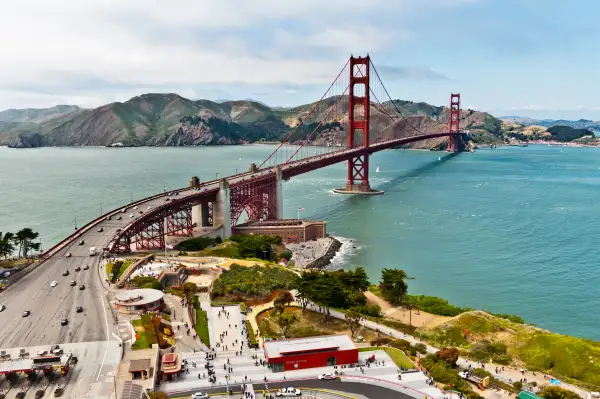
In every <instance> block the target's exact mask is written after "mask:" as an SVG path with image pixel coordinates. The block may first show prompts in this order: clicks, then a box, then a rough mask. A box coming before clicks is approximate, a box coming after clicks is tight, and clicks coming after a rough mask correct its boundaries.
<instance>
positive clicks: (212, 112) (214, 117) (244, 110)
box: [0, 93, 502, 149]
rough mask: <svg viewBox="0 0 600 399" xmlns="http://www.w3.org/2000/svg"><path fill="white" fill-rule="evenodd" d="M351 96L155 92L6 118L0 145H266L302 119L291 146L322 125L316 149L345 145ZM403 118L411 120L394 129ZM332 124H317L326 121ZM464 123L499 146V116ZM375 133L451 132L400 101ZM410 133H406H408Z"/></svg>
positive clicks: (387, 108) (421, 108) (424, 107)
mask: <svg viewBox="0 0 600 399" xmlns="http://www.w3.org/2000/svg"><path fill="white" fill-rule="evenodd" d="M345 102H347V98H346V97H342V98H340V97H330V98H327V99H325V100H324V101H323V102H322V103H321V104H320V105H319V106H318V107H317V109H315V111H314V112H313V113H312V114H310V111H311V109H312V108H313V107H314V106H315V103H311V104H305V105H301V106H297V107H292V108H280V107H269V106H267V105H265V104H263V103H260V102H257V101H252V100H243V101H223V102H214V101H209V100H190V99H187V98H184V97H181V96H179V95H177V94H173V93H170V94H157V93H149V94H143V95H140V96H136V97H133V98H131V99H130V100H128V101H125V102H122V103H121V102H115V103H111V104H106V105H103V106H100V107H98V108H94V109H82V108H79V107H76V106H70V105H59V106H55V107H52V108H46V109H26V110H7V111H3V112H0V145H9V146H12V147H37V146H187V145H224V144H242V143H251V142H256V141H261V140H267V141H280V140H283V139H284V138H285V137H287V136H288V135H289V134H290V133H291V132H292V131H293V129H294V127H295V126H297V125H298V124H299V123H300V121H302V122H303V125H304V126H303V127H302V128H301V129H298V131H297V132H296V135H295V136H294V137H292V140H301V139H303V137H305V135H306V132H308V131H312V130H313V129H315V128H317V127H318V135H315V137H314V138H313V139H314V144H316V145H326V144H327V143H330V142H332V141H344V140H345V138H342V137H341V136H342V135H343V131H344V128H343V127H344V126H343V125H344V124H346V123H347V120H348V114H347V112H346V111H345V108H344V107H343V106H341V107H337V108H335V109H334V110H335V111H334V112H330V111H331V110H332V107H334V106H335V104H337V103H341V104H344V103H345ZM399 114H402V115H403V116H405V117H407V120H405V121H403V122H401V123H398V124H396V125H393V124H392V123H391V118H390V115H391V116H392V117H394V118H396V117H398V116H399ZM326 115H327V116H328V117H327V119H326V122H327V123H324V124H323V125H321V126H318V123H319V122H320V121H321V119H323V117H324V116H326ZM461 117H462V121H461V125H462V126H466V127H467V128H468V129H470V130H471V132H472V134H473V137H474V139H475V140H476V141H482V142H486V141H489V142H499V141H501V131H500V128H499V127H501V126H502V124H501V123H500V121H498V120H497V119H496V118H494V117H493V116H491V115H489V114H487V113H484V112H476V111H472V110H467V111H463V113H462V115H461ZM371 118H372V129H375V128H377V129H384V132H385V133H386V135H387V136H391V135H392V134H394V133H397V132H400V131H403V133H404V134H416V132H441V131H444V130H445V129H447V124H446V121H447V119H448V109H447V108H445V107H437V106H434V105H430V104H427V103H416V102H412V101H402V100H394V101H393V104H392V103H387V104H384V107H382V106H381V105H379V104H372V105H371ZM407 132H408V133H407ZM444 145H445V140H444V139H437V140H433V141H430V142H424V143H419V146H420V147H423V148H432V149H441V148H443V147H444Z"/></svg>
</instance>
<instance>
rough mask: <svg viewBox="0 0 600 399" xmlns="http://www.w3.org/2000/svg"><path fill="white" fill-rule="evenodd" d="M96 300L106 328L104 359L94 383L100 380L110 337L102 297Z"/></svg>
mask: <svg viewBox="0 0 600 399" xmlns="http://www.w3.org/2000/svg"><path fill="white" fill-rule="evenodd" d="M98 298H100V306H102V310H103V311H104V325H105V327H106V348H104V357H103V358H102V362H101V363H100V368H99V369H98V375H97V376H96V381H98V380H99V379H100V373H101V372H102V367H104V361H105V360H106V354H107V353H108V342H109V338H110V336H109V335H108V316H107V315H106V308H105V307H104V301H103V300H102V296H98ZM109 306H110V305H109Z"/></svg>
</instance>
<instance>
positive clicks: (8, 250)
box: [0, 231, 15, 259]
mask: <svg viewBox="0 0 600 399" xmlns="http://www.w3.org/2000/svg"><path fill="white" fill-rule="evenodd" d="M14 251H15V235H14V234H13V233H11V232H8V231H7V232H6V233H4V235H3V234H2V232H0V256H2V257H4V258H5V259H6V258H7V257H8V256H9V255H10V254H12V253H13V252H14Z"/></svg>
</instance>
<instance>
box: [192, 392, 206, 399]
mask: <svg viewBox="0 0 600 399" xmlns="http://www.w3.org/2000/svg"><path fill="white" fill-rule="evenodd" d="M192 399H208V394H207V393H203V392H196V393H194V394H192Z"/></svg>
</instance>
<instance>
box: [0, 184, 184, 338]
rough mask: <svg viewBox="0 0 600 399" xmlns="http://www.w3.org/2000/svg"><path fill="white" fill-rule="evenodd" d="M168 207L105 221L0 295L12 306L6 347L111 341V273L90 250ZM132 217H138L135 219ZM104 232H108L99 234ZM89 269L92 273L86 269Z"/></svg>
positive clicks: (2, 318) (3, 333)
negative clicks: (64, 320)
mask: <svg viewBox="0 0 600 399" xmlns="http://www.w3.org/2000/svg"><path fill="white" fill-rule="evenodd" d="M193 193H195V191H194V190H186V191H184V192H182V193H181V194H179V196H172V197H171V198H173V199H175V198H178V197H181V198H183V197H185V196H186V195H190V194H193ZM165 195H166V194H165ZM164 203H165V199H164V196H161V197H160V198H156V199H152V200H148V201H146V202H144V203H143V204H140V205H137V207H138V209H137V210H132V209H131V207H128V208H127V211H126V213H118V216H121V218H122V219H121V220H117V216H113V217H112V218H111V220H106V219H104V220H101V221H100V222H99V223H98V224H97V225H96V226H94V227H92V228H91V229H90V230H88V231H86V232H85V233H83V235H82V236H81V237H78V238H77V239H75V240H74V241H73V242H70V243H69V244H67V245H66V246H65V247H64V248H63V249H61V250H60V251H58V252H57V253H56V254H55V255H54V256H52V257H51V258H50V259H48V260H47V261H46V262H44V263H43V264H42V265H40V266H39V267H38V268H36V269H35V270H33V271H32V272H30V273H29V274H28V275H26V276H25V277H23V278H22V279H21V280H19V281H18V282H16V283H15V284H12V285H11V286H9V287H8V288H7V289H6V290H5V291H3V292H2V293H0V304H4V305H5V306H6V309H5V310H4V311H3V312H0V346H1V347H2V348H19V347H30V346H35V345H42V344H58V343H71V342H93V341H105V340H108V339H109V337H110V336H111V333H112V320H111V313H110V309H109V308H108V303H107V300H106V296H105V289H104V288H103V286H102V283H101V281H100V278H103V279H104V278H105V274H104V273H105V271H104V269H102V270H99V264H100V256H98V255H97V256H94V257H91V256H89V249H90V247H97V248H98V251H99V252H101V251H102V248H104V247H106V246H107V244H108V242H109V241H110V239H111V238H112V237H113V235H114V234H115V233H116V231H117V229H118V228H121V227H122V226H125V225H126V224H128V223H130V222H131V221H133V220H135V219H136V218H137V217H139V216H140V214H139V210H143V211H144V212H147V210H148V206H151V207H156V206H158V205H162V204H164ZM130 214H133V215H134V216H135V217H134V218H130V217H129V215H130ZM100 227H101V228H102V229H103V231H102V232H98V229H99V228H100ZM80 240H84V242H85V244H84V245H79V241H80ZM68 252H70V253H71V254H72V256H71V257H66V256H65V255H66V253H68ZM86 264H87V265H89V270H83V267H84V266H85V265H86ZM77 266H79V267H81V269H82V270H81V271H80V272H76V271H75V268H76V267H77ZM65 270H69V275H68V276H63V275H62V274H63V272H64V271H65ZM53 280H56V281H57V282H58V285H57V286H56V287H51V286H50V283H51V282H52V281H53ZM71 280H75V281H76V283H77V285H76V286H74V287H72V286H71V285H70V282H71ZM81 284H83V285H85V289H84V290H80V289H79V286H80V285H81ZM77 306H82V307H83V310H84V311H83V312H82V313H77V312H76V307H77ZM25 310H29V311H31V315H30V316H28V317H22V316H21V314H22V312H23V311H25ZM65 317H66V318H67V319H68V321H69V324H68V325H67V326H61V324H60V320H61V319H62V318H65Z"/></svg>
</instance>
